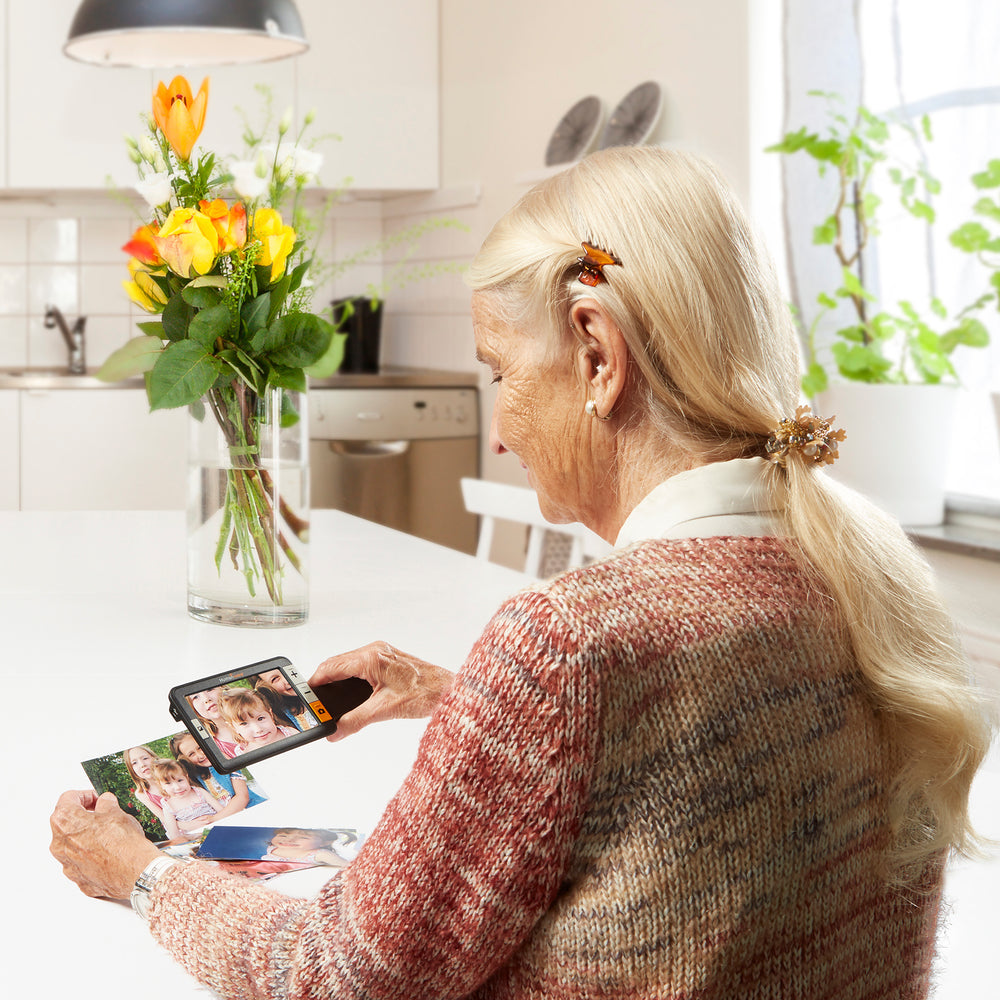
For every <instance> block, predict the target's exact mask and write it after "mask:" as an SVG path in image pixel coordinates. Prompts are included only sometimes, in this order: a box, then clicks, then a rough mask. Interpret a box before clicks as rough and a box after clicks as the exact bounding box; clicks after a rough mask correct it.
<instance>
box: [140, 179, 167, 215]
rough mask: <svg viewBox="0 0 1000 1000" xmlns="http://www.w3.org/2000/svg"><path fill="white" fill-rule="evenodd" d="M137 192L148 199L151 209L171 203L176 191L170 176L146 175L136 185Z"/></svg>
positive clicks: (147, 202)
mask: <svg viewBox="0 0 1000 1000" xmlns="http://www.w3.org/2000/svg"><path fill="white" fill-rule="evenodd" d="M135 189H136V191H138V192H139V194H141V195H142V196H143V198H145V199H146V204H148V205H149V207H150V208H159V207H160V205H165V204H166V203H167V202H168V201H170V196H171V195H172V194H173V193H174V189H173V187H172V186H171V184H170V174H168V173H157V174H146V176H145V177H143V178H142V180H140V181H139V182H138V183H137V184H136V185H135Z"/></svg>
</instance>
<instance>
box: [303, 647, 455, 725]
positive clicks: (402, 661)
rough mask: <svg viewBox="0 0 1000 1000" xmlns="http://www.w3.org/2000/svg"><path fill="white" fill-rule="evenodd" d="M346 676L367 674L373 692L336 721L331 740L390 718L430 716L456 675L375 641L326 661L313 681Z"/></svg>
mask: <svg viewBox="0 0 1000 1000" xmlns="http://www.w3.org/2000/svg"><path fill="white" fill-rule="evenodd" d="M345 677H363V678H364V679H365V680H366V681H368V683H369V684H371V686H372V688H373V691H372V696H371V697H370V698H369V699H368V700H367V701H366V702H365V703H364V704H363V705H360V706H358V708H355V709H353V710H352V711H350V712H348V713H347V714H345V715H343V716H341V717H340V719H338V720H337V731H336V733H334V734H333V735H332V736H328V737H327V739H328V740H329V741H330V742H331V743H333V742H336V741H337V740H340V739H343V738H344V737H345V736H351V735H352V734H354V733H356V732H358V730H360V729H363V728H364V727H365V726H368V725H371V724H372V723H373V722H384V721H385V720H387V719H423V718H426V717H427V716H428V715H430V714H431V713H432V712H433V711H434V709H435V708H437V705H438V702H440V701H441V699H442V698H443V697H444V695H445V693H446V692H447V691H448V690H449V688H451V685H452V682H453V680H454V675H453V674H452V673H451V672H450V671H448V670H445V669H444V668H443V667H436V666H434V664H432V663H427V662H426V661H424V660H418V659H417V658H416V657H415V656H410V655H409V654H407V653H403V652H400V650H398V649H395V648H394V647H392V646H390V645H389V643H387V642H371V643H369V644H368V645H367V646H362V647H361V648H360V649H354V650H352V651H351V652H349V653H340V654H339V655H338V656H331V657H330V658H329V659H328V660H324V661H323V662H322V663H321V664H320V665H319V666H318V667H317V668H316V672H315V673H314V674H313V675H312V677H311V678H310V680H309V683H310V684H311V685H312V684H329V683H330V682H331V681H339V680H343V679H344V678H345Z"/></svg>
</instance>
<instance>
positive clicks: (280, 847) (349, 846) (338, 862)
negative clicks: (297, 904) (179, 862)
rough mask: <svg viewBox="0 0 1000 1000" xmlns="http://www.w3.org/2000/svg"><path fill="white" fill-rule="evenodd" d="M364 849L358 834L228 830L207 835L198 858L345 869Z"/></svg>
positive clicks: (247, 828) (288, 829) (298, 829)
mask: <svg viewBox="0 0 1000 1000" xmlns="http://www.w3.org/2000/svg"><path fill="white" fill-rule="evenodd" d="M360 849H361V840H360V839H359V837H358V832H357V830H347V829H314V828H307V827H288V826H286V827H266V826H225V827H215V828H213V829H212V830H209V831H208V834H207V835H206V836H205V839H204V841H203V842H202V844H201V846H200V847H199V848H198V849H197V851H196V852H195V856H196V857H198V858H203V859H219V860H225V861H233V860H240V859H245V860H247V861H249V860H259V861H261V862H266V863H268V864H282V865H288V866H289V870H291V869H293V868H313V867H316V866H320V865H323V866H327V867H332V868H343V867H344V866H345V865H347V864H348V863H349V862H350V861H352V860H353V859H354V858H355V857H357V854H358V851H359V850H360Z"/></svg>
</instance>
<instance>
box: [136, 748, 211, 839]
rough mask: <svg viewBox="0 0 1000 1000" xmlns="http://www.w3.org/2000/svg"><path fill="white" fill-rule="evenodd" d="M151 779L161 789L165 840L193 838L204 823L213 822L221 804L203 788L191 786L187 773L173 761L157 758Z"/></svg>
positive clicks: (180, 765)
mask: <svg viewBox="0 0 1000 1000" xmlns="http://www.w3.org/2000/svg"><path fill="white" fill-rule="evenodd" d="M152 768H153V778H154V780H155V781H156V782H157V783H158V784H159V786H160V788H161V789H162V790H163V828H164V830H166V831H167V839H168V840H175V839H177V838H178V837H186V838H187V839H189V840H190V839H194V838H195V837H197V832H198V831H200V830H201V829H202V827H204V826H205V824H206V823H210V822H214V821H215V820H216V819H217V817H218V813H220V812H221V811H222V806H221V805H220V804H219V803H218V802H217V801H216V800H215V798H214V797H213V796H212V795H211V794H210V793H209V792H207V791H205V789H204V788H201V787H200V786H198V785H192V784H191V779H190V778H189V777H188V772H187V771H186V770H185V768H184V767H183V765H182V764H181V763H180V762H179V761H176V760H158V761H155V762H154V763H153V765H152Z"/></svg>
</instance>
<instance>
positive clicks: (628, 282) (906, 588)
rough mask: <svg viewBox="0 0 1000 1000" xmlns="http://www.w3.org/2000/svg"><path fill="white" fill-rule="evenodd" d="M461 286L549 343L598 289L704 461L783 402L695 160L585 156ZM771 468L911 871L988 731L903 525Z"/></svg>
mask: <svg viewBox="0 0 1000 1000" xmlns="http://www.w3.org/2000/svg"><path fill="white" fill-rule="evenodd" d="M584 241H585V242H587V243H590V244H592V245H594V246H597V247H600V248H601V249H602V250H604V251H606V252H608V253H611V254H614V255H615V256H616V257H617V258H618V259H619V260H620V261H621V265H620V266H610V265H609V266H606V267H605V268H604V272H603V273H604V280H603V281H601V282H600V283H599V284H598V285H596V286H594V287H587V286H585V285H583V284H581V283H580V282H579V281H578V280H577V277H578V275H579V273H580V268H579V264H578V263H577V259H578V258H579V257H580V256H581V254H582V253H583V250H582V247H581V243H582V242H584ZM467 281H468V283H469V285H470V286H471V287H472V288H473V289H475V290H476V291H479V292H484V293H486V294H487V295H488V296H489V299H490V303H491V305H492V306H493V307H494V308H495V309H496V310H497V311H498V312H499V313H500V314H501V315H502V316H503V317H504V318H505V319H506V320H507V321H508V322H509V323H511V324H512V325H514V326H515V327H518V328H519V329H518V333H519V334H520V333H522V332H523V333H524V335H525V336H532V335H535V334H533V333H532V332H531V330H530V329H529V328H530V327H535V328H536V329H538V328H540V329H541V331H542V334H539V335H546V336H548V337H549V339H550V342H553V343H554V344H556V345H562V344H565V343H567V341H568V340H569V338H571V337H572V336H573V333H572V331H571V330H570V322H569V317H568V311H569V307H570V306H571V304H572V302H573V301H574V300H575V299H577V298H580V297H582V296H584V295H586V296H592V297H594V298H595V299H597V300H598V301H599V302H600V303H601V305H602V306H603V307H604V308H605V310H606V311H607V313H608V314H609V316H610V317H611V318H612V320H613V321H614V322H615V324H616V325H617V326H618V328H619V329H620V330H621V332H622V335H623V336H624V338H625V341H626V343H627V345H628V348H629V352H630V356H631V359H632V361H633V362H634V371H631V372H630V381H629V391H632V392H635V393H638V394H639V395H638V396H637V397H636V398H637V399H638V400H639V401H640V403H641V404H642V405H641V406H640V411H641V413H642V419H645V420H648V421H651V422H652V426H653V427H654V428H656V429H657V430H658V431H659V432H660V433H661V434H662V435H664V436H665V437H667V438H669V439H670V440H671V441H672V442H674V443H675V444H676V445H677V446H679V447H680V448H682V449H684V450H686V451H688V452H690V453H691V454H693V455H696V456H698V457H699V458H700V459H701V460H704V461H714V460H720V459H727V458H735V457H749V456H753V455H761V454H763V449H764V444H765V442H766V439H767V437H768V435H769V433H770V431H771V430H772V429H774V428H775V427H776V426H777V425H778V423H779V421H780V420H781V419H782V418H783V417H785V416H791V415H793V414H794V412H795V408H796V405H797V404H798V401H799V377H800V376H799V368H800V355H799V349H798V343H797V339H796V336H795V331H794V329H793V326H792V322H791V318H790V315H789V310H788V308H787V306H786V305H785V303H784V301H783V300H782V297H781V293H780V290H779V287H778V283H777V280H776V277H775V274H774V270H773V268H772V266H771V264H770V261H769V259H768V257H767V255H766V253H765V252H763V250H762V249H761V248H760V247H759V246H758V244H757V241H756V239H755V237H754V234H753V232H752V229H751V227H750V225H749V222H748V220H747V218H746V216H745V214H744V212H743V210H742V208H741V207H740V206H739V204H738V202H737V200H736V198H735V197H734V195H733V194H732V192H731V191H730V189H729V187H728V186H727V184H726V183H725V181H724V180H723V179H722V178H721V175H720V174H719V173H718V172H717V171H716V170H715V168H714V167H712V166H711V165H710V164H709V163H708V162H707V161H705V160H703V159H701V158H699V157H696V156H693V155H690V154H685V153H679V152H676V151H670V150H665V149H660V148H654V147H621V148H616V149H609V150H604V151H602V152H599V153H595V154H593V155H592V156H589V157H587V158H585V159H584V160H582V161H580V162H579V163H578V164H576V165H575V166H574V167H572V168H571V169H569V170H566V171H564V172H562V173H560V174H557V175H555V176H554V177H551V178H549V179H548V180H546V181H544V182H543V183H542V184H540V185H538V186H537V187H536V188H534V189H532V190H531V191H530V192H528V194H527V195H525V196H524V198H522V199H521V201H520V202H519V203H518V204H517V205H516V206H515V207H514V208H513V209H511V210H510V212H508V213H507V215H506V216H504V217H503V218H502V219H501V220H500V221H499V222H498V223H497V225H496V226H495V227H494V228H493V230H492V232H491V233H490V234H489V236H488V237H487V238H486V241H485V242H484V243H483V246H482V248H481V249H480V251H479V253H478V255H477V256H476V258H475V259H474V261H473V262H472V265H471V267H470V268H469V271H468V272H467ZM850 430H851V429H850V428H848V433H850ZM625 432H626V433H627V428H626V430H625ZM858 432H861V429H858ZM848 446H849V444H845V445H844V447H848ZM766 475H767V482H768V488H769V490H770V493H771V498H772V500H773V506H774V507H775V509H776V510H779V511H781V518H782V521H783V524H782V528H783V530H784V532H785V533H786V534H787V535H788V536H789V537H790V538H791V539H793V540H794V543H795V544H793V545H792V546H791V547H792V549H793V551H795V552H797V553H798V554H799V556H800V557H801V558H802V560H803V564H804V566H805V568H806V569H807V570H808V571H809V572H810V574H812V575H814V576H818V577H819V578H820V579H821V581H822V582H823V583H824V584H825V589H826V590H828V592H829V593H831V594H832V595H833V597H834V598H835V600H836V602H837V604H838V605H839V609H840V616H841V618H842V619H843V621H844V622H845V624H846V628H847V629H848V630H849V633H850V637H851V641H852V644H853V648H854V652H855V655H856V657H857V659H858V662H859V665H860V667H861V669H862V671H863V673H864V675H865V677H866V678H867V682H868V686H869V689H870V691H871V692H872V697H873V699H874V701H875V703H876V705H877V706H878V708H879V709H880V710H881V712H882V714H883V715H884V717H885V719H886V722H887V726H888V731H889V733H890V735H891V739H892V740H893V743H894V745H895V747H896V748H898V750H899V759H900V760H901V761H902V762H903V763H902V765H901V770H900V772H899V774H898V776H897V779H896V783H895V786H894V788H893V790H892V795H891V800H890V805H889V813H890V814H889V822H890V826H891V830H892V834H893V848H892V855H891V858H890V859H889V861H890V866H891V869H892V872H893V877H894V878H895V879H897V880H901V881H902V880H909V879H910V877H911V876H915V875H916V873H917V872H919V870H920V868H921V867H922V865H923V864H924V863H925V862H926V860H927V859H928V858H929V856H930V855H932V854H935V853H937V852H939V851H940V850H942V849H944V848H947V847H952V848H954V849H956V850H958V851H962V852H965V853H969V852H970V851H972V850H973V848H974V845H975V835H974V833H973V831H972V829H971V827H970V824H969V820H968V810H967V804H968V792H969V786H970V784H971V781H972V777H973V775H974V774H975V771H976V769H977V768H978V766H979V764H980V763H981V761H982V759H983V757H984V756H985V754H986V751H987V748H988V745H989V740H990V724H989V721H988V719H987V716H986V711H985V708H984V703H983V701H982V699H981V698H980V696H979V695H978V693H977V692H976V691H975V689H973V688H972V687H971V685H970V684H969V682H968V675H967V673H968V667H967V664H966V661H965V658H964V656H963V654H962V651H961V648H960V646H959V643H958V640H957V637H956V635H955V630H954V625H953V623H952V621H951V619H950V617H949V615H948V614H947V612H946V610H945V608H944V606H943V605H942V603H941V600H940V598H939V597H938V596H937V593H936V590H935V586H934V581H933V576H932V573H931V571H930V569H929V567H928V566H927V564H926V563H925V561H924V560H923V559H922V557H921V556H920V555H919V553H918V552H917V550H916V549H915V548H914V546H913V545H912V544H911V543H910V542H909V540H908V539H907V537H906V536H905V534H904V533H903V531H902V529H901V528H900V527H899V525H898V524H896V523H895V521H893V520H892V519H891V518H889V517H888V516H887V515H885V514H883V513H882V512H880V511H879V510H877V509H876V508H875V507H873V506H872V505H871V504H870V503H868V502H867V501H865V500H864V499H863V498H862V497H860V496H859V495H857V494H855V493H853V492H852V491H850V490H847V489H846V488H844V487H841V486H838V485H837V484H836V483H835V482H834V481H832V480H831V479H830V478H829V477H828V476H826V475H825V474H824V473H822V472H819V471H818V470H817V469H816V468H815V467H811V468H807V467H806V466H804V465H802V464H801V463H799V462H798V461H792V462H789V463H788V469H787V470H785V469H783V468H781V467H779V466H776V465H769V466H768V470H767V473H766Z"/></svg>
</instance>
